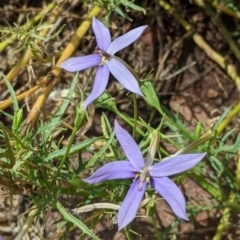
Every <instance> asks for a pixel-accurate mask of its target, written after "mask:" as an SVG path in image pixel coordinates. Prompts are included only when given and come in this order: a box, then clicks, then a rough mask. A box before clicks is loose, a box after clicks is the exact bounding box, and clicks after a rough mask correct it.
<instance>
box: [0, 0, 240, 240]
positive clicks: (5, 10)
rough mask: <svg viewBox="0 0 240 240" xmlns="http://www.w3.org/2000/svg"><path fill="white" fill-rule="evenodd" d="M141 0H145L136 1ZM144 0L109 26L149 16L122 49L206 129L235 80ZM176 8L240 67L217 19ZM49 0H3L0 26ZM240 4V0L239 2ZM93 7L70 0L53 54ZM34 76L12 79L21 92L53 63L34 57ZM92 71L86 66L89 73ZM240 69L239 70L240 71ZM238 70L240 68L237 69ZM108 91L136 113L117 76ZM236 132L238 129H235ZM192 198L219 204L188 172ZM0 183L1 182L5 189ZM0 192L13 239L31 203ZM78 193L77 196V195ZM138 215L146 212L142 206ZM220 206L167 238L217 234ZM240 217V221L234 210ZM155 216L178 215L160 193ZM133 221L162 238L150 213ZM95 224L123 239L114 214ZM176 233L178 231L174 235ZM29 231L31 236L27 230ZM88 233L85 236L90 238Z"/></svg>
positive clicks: (9, 61)
mask: <svg viewBox="0 0 240 240" xmlns="http://www.w3.org/2000/svg"><path fill="white" fill-rule="evenodd" d="M139 2H141V1H139ZM144 2H145V4H146V10H147V14H146V15H143V14H142V13H137V12H134V11H130V12H128V14H129V16H130V17H131V18H132V19H133V21H132V22H130V21H128V20H124V19H123V18H121V17H120V16H119V15H117V14H116V13H113V14H112V16H111V18H110V29H111V32H112V35H113V38H115V37H117V36H119V35H121V34H122V33H124V32H127V31H128V30H129V29H132V28H135V27H138V26H141V25H144V24H147V25H148V26H149V27H148V28H147V30H146V31H145V33H144V34H143V36H142V37H141V38H140V40H139V41H137V42H135V43H134V44H132V45H131V46H129V47H128V48H126V49H124V50H123V51H120V52H119V54H118V56H120V57H121V58H123V59H124V60H125V61H126V62H128V63H129V64H130V65H131V66H132V67H133V68H134V69H135V70H136V71H137V70H138V69H139V66H140V64H141V63H142V67H141V70H140V75H141V77H142V78H146V76H147V74H148V73H149V72H150V71H151V70H152V71H151V74H150V76H151V79H154V86H155V89H156V91H157V93H158V95H159V99H160V101H161V102H162V103H163V104H164V105H165V106H166V107H168V108H169V109H170V110H171V111H172V112H179V113H180V116H181V118H182V120H183V122H184V123H185V124H187V126H188V127H189V131H192V130H193V129H194V126H195V124H196V121H200V122H201V123H202V124H203V125H204V126H205V127H206V129H209V128H211V126H212V125H213V124H214V123H215V121H216V120H217V119H218V118H219V117H220V116H221V114H223V112H224V111H225V110H226V109H227V108H228V107H231V106H234V105H236V104H237V103H238V102H239V101H240V95H239V91H238V89H237V87H236V84H235V83H234V81H233V80H232V79H231V78H230V77H229V76H228V75H227V74H226V72H225V71H224V70H222V69H221V68H220V67H219V65H218V64H216V63H215V62H214V61H212V60H211V59H210V58H209V57H208V55H207V54H206V53H205V52H204V51H203V50H202V49H201V48H200V47H199V46H197V45H196V44H195V43H194V41H193V39H192V37H191V35H190V34H187V33H186V31H185V30H184V29H183V27H181V26H180V24H179V23H178V22H177V21H176V20H175V19H174V18H173V17H172V16H171V15H170V14H168V13H166V12H165V11H164V10H163V9H162V8H161V7H160V6H159V5H158V4H157V3H158V1H153V0H148V1H144ZM172 2H174V4H175V7H176V9H177V11H178V12H180V13H181V15H182V16H183V17H184V18H185V19H186V20H187V21H188V22H190V23H191V24H193V25H194V27H195V28H194V31H195V32H197V33H200V34H201V35H202V36H203V37H204V38H205V40H206V41H207V42H208V44H209V45H211V47H212V48H213V49H215V50H216V51H218V52H219V53H220V54H221V55H223V56H225V58H226V59H227V61H228V62H229V63H231V64H233V65H234V66H235V67H236V69H240V68H239V67H240V63H239V62H237V60H236V59H235V57H234V56H233V54H232V53H231V51H230V50H229V47H228V44H227V43H226V41H225V39H224V38H223V36H222V35H221V34H220V33H219V32H218V30H217V29H216V27H215V26H214V25H213V23H212V22H211V20H210V18H209V17H208V16H207V15H206V14H205V13H204V12H203V11H202V10H201V9H200V8H199V7H197V6H196V5H195V4H193V3H190V2H191V1H184V0H182V1H172ZM45 4H46V3H45V0H41V1H27V0H9V1H7V0H6V1H1V3H0V14H1V18H0V26H6V22H5V21H7V22H9V23H10V24H11V25H12V24H13V23H17V24H18V25H21V24H23V23H24V22H25V21H26V17H29V18H31V16H32V15H34V14H36V13H38V12H39V11H40V10H41V8H42V6H43V5H45ZM238 8H239V9H240V4H239V3H238ZM87 10H88V8H87V7H82V4H81V3H80V1H72V2H71V3H70V4H69V5H68V7H67V8H66V10H65V11H64V12H63V15H62V16H63V20H62V21H63V23H65V24H66V25H67V27H65V28H64V30H63V32H62V33H61V34H60V35H59V36H58V37H57V40H52V41H50V42H49V43H48V44H46V45H45V46H44V48H45V49H46V52H47V53H48V54H49V55H51V54H55V53H56V52H57V51H59V50H61V49H62V48H63V47H64V46H65V45H66V44H67V43H68V40H69V36H71V34H72V33H73V32H74V30H75V29H76V27H77V26H78V24H79V23H80V22H81V20H82V18H83V17H84V16H85V15H86V13H87ZM222 21H223V23H224V24H225V26H226V27H227V28H228V29H229V30H231V31H233V32H234V31H235V32H238V31H240V20H239V19H234V18H232V17H229V16H227V15H224V14H223V15H222ZM238 36H240V34H239V35H236V37H235V39H236V42H237V43H238V44H239V43H240V37H238ZM94 40H95V39H94V36H93V33H92V30H90V31H89V32H88V34H87V35H86V36H85V37H84V39H83V41H82V42H81V44H80V46H79V48H78V50H77V52H76V53H75V56H78V55H84V54H89V53H91V52H93V51H94V48H95V42H94ZM17 46H18V42H14V43H13V44H10V45H9V47H8V48H6V49H5V50H4V51H3V52H1V58H0V71H3V72H4V73H8V72H9V71H10V70H11V68H12V67H13V66H14V65H15V64H16V63H17V62H18V61H19V59H20V57H21V55H22V53H23V52H22V51H20V52H18V53H16V54H14V55H13V51H14V50H15V49H16V48H17ZM32 67H33V71H34V75H35V76H36V77H35V78H32V79H31V81H30V80H29V72H28V71H27V68H23V69H22V71H21V73H20V74H19V75H18V76H17V77H16V79H15V80H14V88H15V90H16V92H21V91H23V90H24V89H28V88H30V86H32V85H34V84H36V83H37V82H38V80H39V79H40V78H41V77H43V76H44V75H46V74H47V72H48V71H49V70H50V69H51V63H47V64H32ZM86 72H87V74H86ZM238 72H239V71H238ZM239 73H240V72H239ZM88 74H90V70H89V71H84V72H81V73H80V76H79V78H80V84H81V85H83V86H85V87H86V86H87V85H90V84H89V82H88V76H87V75H88ZM71 80H72V74H70V73H66V72H65V73H64V74H63V76H62V78H61V81H60V83H59V84H58V85H57V87H56V89H55V91H57V90H59V89H67V88H68V87H69V85H70V83H71ZM107 89H108V91H109V92H110V93H111V95H112V96H113V97H115V98H116V102H117V104H118V106H119V109H120V110H121V111H123V112H125V113H129V114H132V113H131V110H132V108H130V107H129V104H130V103H129V102H130V101H129V99H128V98H127V97H125V94H124V92H123V91H120V92H119V89H121V86H120V85H119V84H118V83H116V81H110V83H109V85H108V88H107ZM8 96H9V95H8V92H7V90H4V91H3V92H1V94H0V101H3V100H4V99H6V98H7V97H8ZM32 101H33V98H32V99H29V100H28V101H24V102H22V104H26V107H25V108H24V109H25V113H24V114H25V117H26V116H27V114H28V108H31V106H32V103H33V102H32ZM56 104H57V101H54V100H52V99H50V100H48V102H47V105H46V107H45V109H46V110H48V111H51V110H52V109H53V108H54V107H55V106H56ZM139 106H140V107H139V114H140V116H141V117H142V118H143V119H147V118H148V117H149V111H150V109H148V108H146V105H145V104H144V103H143V102H141V100H139ZM6 111H7V112H11V111H12V108H11V107H10V108H8V109H7V110H6ZM73 111H74V106H71V107H70V108H69V109H68V111H67V113H66V119H68V121H69V122H70V123H71V122H72V121H73V117H72V113H73ZM101 112H102V110H101V109H96V115H95V119H94V123H95V124H94V125H93V126H92V127H91V129H90V131H89V133H88V134H100V133H99V126H98V124H99V116H100V114H101ZM107 114H109V118H110V119H114V115H113V114H112V113H109V112H107ZM0 120H1V121H3V122H4V123H5V124H10V122H9V120H8V119H7V118H6V117H4V116H3V115H0ZM160 120H161V117H160V116H158V115H156V116H155V117H154V123H156V124H157V123H159V122H160ZM232 127H236V128H238V129H239V128H240V116H239V115H238V117H236V118H235V119H234V120H233V121H232V122H231V123H230V125H229V126H228V128H232ZM233 137H234V136H233ZM181 188H182V191H183V192H184V193H185V196H186V198H188V199H189V201H192V199H194V201H196V202H199V203H201V204H204V205H206V206H207V205H208V204H214V201H215V200H214V199H211V201H210V202H209V201H206V198H211V197H210V196H209V195H208V194H207V193H206V192H205V191H204V190H203V189H202V188H201V187H199V186H198V184H197V183H195V182H194V181H193V180H191V179H186V180H185V181H184V183H183V184H182V186H181ZM0 190H1V189H0ZM2 193H3V194H2V196H1V194H0V234H1V235H2V236H3V237H4V240H10V239H13V236H14V235H15V234H16V233H17V232H18V231H19V229H20V228H21V226H22V224H23V221H24V216H23V217H19V214H22V213H23V212H24V211H25V210H26V209H27V208H28V207H29V206H28V203H27V201H26V200H24V198H23V197H22V196H21V197H19V196H17V195H16V196H14V201H13V205H12V206H11V203H10V199H9V198H8V197H7V195H6V194H4V193H6V189H2ZM75 201H77V200H74V201H73V203H71V204H73V205H74V203H75ZM139 214H140V215H144V214H145V213H144V212H142V211H141V210H140V211H139ZM220 216H221V215H220V213H219V212H217V211H214V212H213V211H203V212H201V213H199V214H198V215H197V217H196V219H195V221H194V222H182V223H181V224H180V225H178V227H176V228H175V229H174V231H173V232H171V234H169V235H168V236H167V237H166V238H165V239H179V240H190V239H191V240H200V239H202V240H208V239H212V236H213V235H214V233H215V230H216V226H217V225H218V222H219V218H220ZM234 217H236V223H238V222H239V219H238V218H237V216H233V218H234ZM58 218H59V215H58V214H57V213H55V212H53V213H52V214H51V216H50V218H49V219H48V220H47V224H46V239H51V237H53V231H54V230H55V229H56V228H55V227H52V226H51V224H52V223H53V222H54V221H55V220H56V219H58ZM156 219H157V222H158V228H159V229H160V230H161V229H164V228H165V227H166V226H168V225H169V224H170V223H171V222H172V221H173V220H174V219H175V217H174V216H173V215H172V214H171V211H170V210H169V207H168V206H167V204H166V203H165V202H164V201H163V200H161V201H159V203H158V204H157V208H156ZM38 227H39V226H38V225H37V224H33V226H32V228H31V229H29V231H28V233H29V235H28V237H29V238H28V239H40V238H38V237H37V236H38V233H39V230H38ZM131 227H132V229H133V230H134V231H136V232H137V233H139V235H136V236H134V235H133V236H134V237H133V239H142V240H152V239H157V237H156V236H155V235H154V231H153V229H152V227H151V224H150V219H149V218H147V217H141V218H136V219H135V220H134V222H133V223H132V225H131ZM94 232H95V233H96V234H97V235H98V236H99V237H100V238H101V239H103V240H124V239H125V238H124V236H123V234H122V233H120V232H117V226H116V224H113V223H112V220H111V221H109V220H107V219H105V220H103V221H102V222H101V223H99V224H97V226H96V228H95V229H94ZM79 234H80V232H79V231H78V230H77V231H74V233H73V235H72V236H69V239H78V237H79ZM174 234H176V236H175V238H173V235H174ZM26 239H27V238H26ZM86 239H87V238H86ZM224 239H232V240H237V239H240V227H234V228H229V231H228V232H226V235H225V238H224Z"/></svg>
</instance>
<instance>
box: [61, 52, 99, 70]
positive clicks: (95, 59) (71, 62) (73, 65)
mask: <svg viewBox="0 0 240 240" xmlns="http://www.w3.org/2000/svg"><path fill="white" fill-rule="evenodd" d="M101 59H102V58H101V56H100V55H99V54H90V55H87V56H83V57H73V58H69V59H68V60H66V61H64V62H63V63H62V64H61V65H60V66H59V67H60V68H63V69H65V70H67V71H69V72H77V71H81V70H83V69H86V68H90V67H94V66H97V65H99V63H100V62H101Z"/></svg>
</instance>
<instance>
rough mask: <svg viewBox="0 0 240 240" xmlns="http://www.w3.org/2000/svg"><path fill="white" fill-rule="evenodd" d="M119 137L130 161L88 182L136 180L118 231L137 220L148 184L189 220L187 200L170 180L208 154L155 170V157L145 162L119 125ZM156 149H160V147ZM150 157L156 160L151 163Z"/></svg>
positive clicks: (183, 157) (121, 212)
mask: <svg viewBox="0 0 240 240" xmlns="http://www.w3.org/2000/svg"><path fill="white" fill-rule="evenodd" d="M115 133H116V137H117V139H118V141H119V143H120V145H121V147H122V149H123V151H124V153H125V154H126V157H127V159H128V161H124V160H119V161H116V162H111V163H108V164H106V165H105V166H103V167H101V168H100V169H98V170H97V171H96V172H95V173H94V174H93V175H92V176H91V177H89V178H87V179H84V181H85V182H87V183H91V184H94V183H99V182H103V181H106V180H112V179H127V178H132V179H134V180H133V183H132V185H131V187H130V189H129V190H128V193H127V195H126V197H125V199H124V201H123V203H122V205H121V207H120V209H119V212H118V229H119V230H120V229H122V228H124V227H125V226H126V225H128V224H129V223H130V222H131V221H132V220H133V219H134V217H135V215H136V212H137V209H138V207H139V204H140V202H141V200H142V198H143V195H144V192H145V190H146V187H147V184H148V183H150V184H151V186H152V187H153V188H154V189H155V190H156V191H157V192H158V193H159V194H160V195H161V196H162V197H163V198H164V199H165V200H166V201H167V202H168V204H169V205H170V207H171V209H172V211H173V212H174V213H175V215H177V216H178V217H179V218H182V219H185V220H188V218H187V214H186V203H185V199H184V196H183V194H182V193H181V191H180V190H179V188H178V187H177V185H176V184H175V183H174V182H173V181H172V180H170V179H169V178H168V176H171V175H174V174H178V173H181V172H184V171H186V170H188V169H190V168H192V167H194V166H195V165H196V164H197V163H198V162H199V161H200V160H201V159H202V158H203V157H204V156H205V155H206V153H195V154H184V155H180V156H174V157H169V158H168V159H166V160H164V161H161V162H159V163H157V164H155V165H153V166H152V162H153V159H154V155H155V153H154V154H151V153H150V154H148V155H147V157H146V158H148V159H145V160H144V158H143V156H142V153H141V151H140V149H139V147H138V145H137V144H136V142H135V141H134V140H133V138H132V137H131V136H130V135H129V133H128V132H127V131H125V130H124V129H123V128H122V127H121V126H120V125H119V124H118V122H117V121H115ZM157 145H158V144H157ZM150 146H151V144H150ZM153 148H155V149H157V148H156V146H154V147H153ZM149 156H150V158H152V159H151V160H150V161H149Z"/></svg>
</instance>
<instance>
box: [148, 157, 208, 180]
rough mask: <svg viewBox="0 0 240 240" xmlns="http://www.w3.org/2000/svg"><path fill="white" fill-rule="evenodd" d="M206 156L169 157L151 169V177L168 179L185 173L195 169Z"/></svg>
mask: <svg viewBox="0 0 240 240" xmlns="http://www.w3.org/2000/svg"><path fill="white" fill-rule="evenodd" d="M205 155H206V153H189V154H183V155H179V156H173V157H169V158H168V159H166V160H164V161H162V162H160V163H157V164H155V165H153V166H151V167H150V168H149V173H150V176H152V177H166V176H171V175H174V174H178V173H181V172H184V171H186V170H188V169H190V168H192V167H194V166H195V165H196V164H197V163H198V162H200V161H201V160H202V159H203V158H204V157H205Z"/></svg>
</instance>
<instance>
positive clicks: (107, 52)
mask: <svg viewBox="0 0 240 240" xmlns="http://www.w3.org/2000/svg"><path fill="white" fill-rule="evenodd" d="M92 26H93V32H94V34H95V36H96V41H97V53H94V54H90V55H87V56H83V57H73V58H69V59H68V60H66V61H65V62H63V63H62V64H61V65H60V67H61V68H63V69H65V70H67V71H69V72H77V71H81V70H84V69H87V68H90V67H95V66H98V69H97V72H96V75H95V80H94V84H93V88H92V92H91V93H90V95H89V96H88V98H87V99H86V101H85V103H84V108H86V107H87V106H88V105H89V104H90V103H91V102H93V101H94V100H95V99H96V98H98V97H99V96H100V95H101V94H102V93H103V92H104V90H105V88H106V86H107V83H108V79H109V74H110V72H111V73H112V75H113V76H114V77H115V78H116V79H117V80H118V81H119V82H120V83H121V84H122V85H123V87H125V88H126V89H127V90H129V91H130V92H133V93H136V94H138V95H141V96H143V94H142V91H141V89H140V88H139V85H138V81H137V79H136V77H135V74H134V72H133V70H132V69H131V67H130V66H129V65H128V64H127V63H125V62H124V61H123V60H122V59H120V58H118V57H116V56H114V54H115V53H116V52H118V51H120V50H121V49H123V48H125V47H127V46H128V45H130V44H131V43H133V42H134V41H136V40H137V39H138V38H139V37H140V36H141V34H142V33H143V31H144V30H145V29H146V27H147V26H142V27H138V28H135V29H133V30H131V31H129V32H127V33H126V34H124V35H122V36H120V37H118V38H116V39H115V40H114V41H112V42H111V35H110V32H109V30H108V28H106V27H105V26H104V24H103V23H102V22H100V21H99V20H97V19H96V18H94V17H93V20H92Z"/></svg>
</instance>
